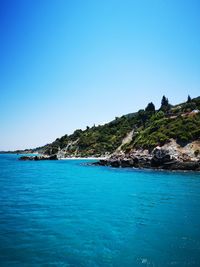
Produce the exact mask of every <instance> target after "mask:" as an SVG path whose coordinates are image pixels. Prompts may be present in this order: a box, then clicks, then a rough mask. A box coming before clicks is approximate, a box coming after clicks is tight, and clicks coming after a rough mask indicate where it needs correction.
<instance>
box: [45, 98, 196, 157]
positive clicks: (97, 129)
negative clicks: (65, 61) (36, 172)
mask: <svg viewBox="0 0 200 267" xmlns="http://www.w3.org/2000/svg"><path fill="white" fill-rule="evenodd" d="M198 110H200V97H197V98H194V99H191V98H190V97H189V96H188V100H187V102H185V103H182V104H179V105H176V106H171V105H170V104H169V101H168V99H167V98H166V97H165V96H163V98H162V101H161V107H160V109H159V110H157V111H156V110H155V106H154V104H153V103H152V102H151V103H149V104H148V105H147V107H146V108H145V109H144V110H139V111H138V112H136V113H132V114H128V115H125V116H122V117H120V118H116V119H115V120H113V121H112V122H110V123H107V124H105V125H100V126H93V127H91V128H90V127H87V128H86V130H80V129H79V130H76V131H75V132H74V133H73V134H71V135H64V136H63V137H61V138H58V139H56V140H55V141H54V142H53V143H52V144H48V145H46V146H44V147H43V148H42V149H40V150H41V151H42V152H43V153H45V154H49V155H50V154H55V153H57V152H58V151H59V149H65V150H66V151H67V153H68V154H69V155H78V156H82V157H84V156H94V155H95V156H100V155H104V154H105V153H113V152H114V151H115V150H116V149H117V147H118V146H120V145H121V142H122V140H123V138H124V137H125V136H126V135H127V134H128V133H129V132H130V131H131V130H134V136H133V140H132V141H131V142H130V143H129V144H126V145H124V147H123V149H124V150H127V151H129V150H130V149H132V148H147V149H149V150H151V149H152V148H154V147H155V146H157V145H163V144H165V143H166V142H168V141H169V139H170V138H174V139H175V140H176V141H177V142H178V143H179V144H181V145H183V146H184V145H185V144H187V143H188V142H190V141H193V140H196V139H198V138H199V137H200V113H198Z"/></svg>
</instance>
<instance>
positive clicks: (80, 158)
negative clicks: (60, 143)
mask: <svg viewBox="0 0 200 267" xmlns="http://www.w3.org/2000/svg"><path fill="white" fill-rule="evenodd" d="M76 159H77V160H87V159H88V160H106V159H107V158H106V157H70V158H59V160H76Z"/></svg>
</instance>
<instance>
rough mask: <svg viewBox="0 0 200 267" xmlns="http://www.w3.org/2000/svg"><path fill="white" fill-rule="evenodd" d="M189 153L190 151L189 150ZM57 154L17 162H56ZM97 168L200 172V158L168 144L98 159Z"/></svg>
mask: <svg viewBox="0 0 200 267" xmlns="http://www.w3.org/2000/svg"><path fill="white" fill-rule="evenodd" d="M189 152H191V149H189ZM58 159H61V158H60V157H59V155H58V154H53V155H36V156H22V157H20V158H19V160H24V161H26V160H34V161H38V160H58ZM92 165H98V166H110V167H114V168H146V169H158V170H159V169H160V170H171V171H175V170H176V171H178V170H180V171H189V170H190V171H200V157H199V155H198V156H194V154H193V153H187V154H185V153H183V151H180V150H179V149H177V146H176V145H175V144H173V142H171V143H170V145H169V144H168V145H166V146H163V147H156V148H154V150H153V151H152V152H149V151H148V150H134V151H132V152H130V153H128V154H124V153H114V154H112V155H111V156H110V157H108V158H105V159H99V160H98V161H96V162H94V163H92Z"/></svg>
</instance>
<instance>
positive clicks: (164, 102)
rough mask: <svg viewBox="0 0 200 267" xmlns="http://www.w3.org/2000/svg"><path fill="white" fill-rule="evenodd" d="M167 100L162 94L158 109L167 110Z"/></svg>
mask: <svg viewBox="0 0 200 267" xmlns="http://www.w3.org/2000/svg"><path fill="white" fill-rule="evenodd" d="M169 107H170V106H169V100H168V98H167V97H166V96H163V97H162V100H161V107H160V109H161V110H163V111H165V112H166V111H167V110H169Z"/></svg>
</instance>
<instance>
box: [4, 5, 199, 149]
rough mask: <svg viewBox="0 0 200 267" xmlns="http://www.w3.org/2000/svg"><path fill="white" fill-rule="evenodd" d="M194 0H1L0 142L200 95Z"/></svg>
mask: <svg viewBox="0 0 200 267" xmlns="http://www.w3.org/2000/svg"><path fill="white" fill-rule="evenodd" d="M199 13H200V2H199V1H196V0H188V1H184V0H159V1H158V0H151V1H150V0H138V1H136V0H135V1H134V0H131V1H129V0H120V1H119V0H71V1H67V0H65V1H62V0H58V1H55V0H43V1H40V0H17V1H16V0H13V1H11V0H5V1H3V0H0V62H1V64H0V90H1V92H0V93H1V98H0V109H1V116H0V125H1V130H0V150H9V149H22V148H29V147H36V146H40V145H44V144H46V143H49V142H51V141H53V140H54V139H56V138H57V137H60V136H62V135H64V134H66V133H69V134H70V133H72V132H73V131H74V130H75V129H77V128H82V129H84V128H85V127H86V126H87V125H89V126H92V125H93V124H94V123H95V124H96V125H98V124H102V123H104V122H108V121H110V120H112V119H113V118H114V117H115V116H120V115H123V114H126V113H130V112H134V111H137V110H138V109H140V108H144V107H145V106H146V105H147V104H148V102H150V101H153V102H154V103H155V105H156V107H159V105H160V100H161V97H162V95H163V94H165V95H166V96H167V97H168V98H169V101H170V102H171V103H172V104H175V103H178V102H181V101H184V100H185V99H186V98H187V95H188V94H190V95H191V97H196V96H198V95H200V75H199V74H200V16H199Z"/></svg>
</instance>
